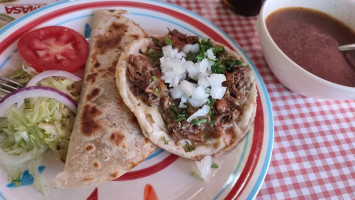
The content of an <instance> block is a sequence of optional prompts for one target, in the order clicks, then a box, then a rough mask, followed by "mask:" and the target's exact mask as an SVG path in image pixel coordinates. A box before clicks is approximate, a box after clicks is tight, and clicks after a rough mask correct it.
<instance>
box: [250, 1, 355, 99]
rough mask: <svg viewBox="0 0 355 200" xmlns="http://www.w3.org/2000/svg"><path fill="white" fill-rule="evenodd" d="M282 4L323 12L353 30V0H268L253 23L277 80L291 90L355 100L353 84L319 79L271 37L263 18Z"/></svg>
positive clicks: (354, 6) (354, 2) (283, 6)
mask: <svg viewBox="0 0 355 200" xmlns="http://www.w3.org/2000/svg"><path fill="white" fill-rule="evenodd" d="M285 7H305V8H312V9H315V10H319V11H322V12H325V13H327V14H329V15H331V16H333V17H335V18H336V19H338V20H340V21H342V22H344V23H345V24H346V25H347V26H349V27H350V28H352V29H353V30H355V20H354V19H355V1H352V0H336V1H334V0H267V1H265V2H264V5H263V7H262V8H261V11H260V14H259V17H258V21H257V24H256V28H257V31H258V33H259V39H260V43H261V47H262V50H263V53H264V57H265V59H266V62H267V63H268V65H269V67H270V69H271V71H272V72H273V73H274V75H275V76H276V77H277V78H278V80H279V81H280V82H281V83H282V84H283V85H285V86H286V87H287V88H289V89H290V90H292V91H294V92H296V93H299V94H301V95H304V96H308V97H314V98H321V99H355V87H347V86H343V85H340V84H336V83H333V82H330V81H327V80H325V79H322V78H319V77H317V76H315V75H313V74H312V73H310V72H308V71H306V70H305V69H303V68H302V67H300V66H299V65H297V64H296V63H295V62H293V61H292V60H291V59H290V58H288V57H287V56H286V54H284V53H283V52H282V51H281V49H280V48H279V47H278V46H277V45H276V43H275V42H274V41H273V40H272V38H271V36H270V34H269V32H268V30H267V28H266V24H265V19H266V18H267V16H269V14H271V13H272V12H274V11H276V10H278V9H280V8H285Z"/></svg>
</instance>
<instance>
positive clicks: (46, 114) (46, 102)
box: [0, 97, 75, 193]
mask: <svg viewBox="0 0 355 200" xmlns="http://www.w3.org/2000/svg"><path fill="white" fill-rule="evenodd" d="M7 114H8V115H7V118H3V119H0V128H1V129H0V146H1V149H0V161H1V163H2V165H3V167H4V169H5V170H6V171H7V173H8V176H9V178H10V179H11V180H12V181H16V180H17V179H18V178H19V177H20V176H21V173H22V172H23V171H24V170H26V169H28V170H29V173H30V174H31V175H32V176H33V177H34V184H35V187H36V188H37V189H39V190H40V191H42V192H44V193H45V192H46V188H44V184H43V181H42V178H41V176H40V173H39V171H38V166H39V164H40V161H41V159H42V155H43V153H44V152H45V151H46V150H47V149H50V150H51V151H52V152H53V153H54V156H55V157H56V158H58V159H65V158H66V153H67V149H68V145H69V139H70V134H71V131H72V128H73V124H74V120H75V115H74V113H72V112H71V110H70V109H69V108H68V107H66V106H65V105H63V104H62V103H60V102H59V101H57V100H55V99H50V98H44V97H37V98H29V99H26V100H25V103H24V104H22V105H21V106H20V107H19V108H18V107H17V106H16V105H13V106H12V107H11V108H9V110H8V111H7Z"/></svg>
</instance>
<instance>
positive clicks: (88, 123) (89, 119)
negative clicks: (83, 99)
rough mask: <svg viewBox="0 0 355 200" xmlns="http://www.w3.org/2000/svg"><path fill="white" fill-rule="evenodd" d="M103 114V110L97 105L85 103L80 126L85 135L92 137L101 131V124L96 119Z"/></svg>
mask: <svg viewBox="0 0 355 200" xmlns="http://www.w3.org/2000/svg"><path fill="white" fill-rule="evenodd" d="M101 114H102V112H101V111H100V110H99V109H98V108H97V107H96V106H94V105H90V104H86V105H84V110H83V115H82V116H81V126H80V127H81V131H82V133H83V134H84V135H85V136H87V137H91V136H94V135H95V134H98V133H99V131H100V129H101V125H100V124H99V123H98V122H97V121H96V118H97V117H98V116H100V115H101Z"/></svg>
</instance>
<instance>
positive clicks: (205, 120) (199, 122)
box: [191, 118, 207, 125]
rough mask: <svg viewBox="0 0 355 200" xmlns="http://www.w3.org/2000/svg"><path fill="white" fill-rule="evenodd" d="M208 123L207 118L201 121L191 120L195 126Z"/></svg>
mask: <svg viewBox="0 0 355 200" xmlns="http://www.w3.org/2000/svg"><path fill="white" fill-rule="evenodd" d="M206 122H207V119H206V118H201V119H197V118H195V119H193V120H191V123H193V124H195V125H200V124H203V123H206Z"/></svg>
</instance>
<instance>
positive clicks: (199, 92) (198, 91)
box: [191, 85, 209, 100]
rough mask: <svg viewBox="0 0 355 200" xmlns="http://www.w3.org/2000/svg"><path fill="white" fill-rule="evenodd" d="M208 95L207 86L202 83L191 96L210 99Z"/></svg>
mask: <svg viewBox="0 0 355 200" xmlns="http://www.w3.org/2000/svg"><path fill="white" fill-rule="evenodd" d="M208 96H209V94H207V93H206V90H205V88H204V87H203V86H202V85H200V86H198V87H197V88H196V89H195V90H194V92H193V94H192V97H191V98H193V99H200V100H203V99H208Z"/></svg>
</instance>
